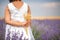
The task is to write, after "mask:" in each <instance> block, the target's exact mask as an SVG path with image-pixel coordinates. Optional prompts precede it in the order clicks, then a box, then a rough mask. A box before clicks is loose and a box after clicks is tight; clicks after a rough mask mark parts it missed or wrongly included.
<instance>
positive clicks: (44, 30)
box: [0, 20, 60, 40]
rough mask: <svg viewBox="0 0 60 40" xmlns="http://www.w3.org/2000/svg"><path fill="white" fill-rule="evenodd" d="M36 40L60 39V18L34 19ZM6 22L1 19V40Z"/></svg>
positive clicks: (1, 39)
mask: <svg viewBox="0 0 60 40" xmlns="http://www.w3.org/2000/svg"><path fill="white" fill-rule="evenodd" d="M31 26H32V31H33V35H34V37H35V39H36V40H60V20H32V21H31ZM4 34H5V22H4V20H0V40H4Z"/></svg>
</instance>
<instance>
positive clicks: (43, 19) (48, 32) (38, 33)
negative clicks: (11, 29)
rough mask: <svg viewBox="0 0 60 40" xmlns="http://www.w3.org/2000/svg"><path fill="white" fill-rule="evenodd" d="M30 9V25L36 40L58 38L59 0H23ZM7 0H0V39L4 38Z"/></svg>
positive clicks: (58, 39)
mask: <svg viewBox="0 0 60 40" xmlns="http://www.w3.org/2000/svg"><path fill="white" fill-rule="evenodd" d="M23 1H24V2H26V3H28V5H29V6H30V9H31V16H32V18H31V27H32V32H33V35H34V37H35V39H36V40H60V0H23ZM8 3H9V0H0V40H4V34H5V25H6V24H5V21H4V11H5V7H6V6H7V4H8Z"/></svg>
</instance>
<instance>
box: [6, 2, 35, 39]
mask: <svg viewBox="0 0 60 40" xmlns="http://www.w3.org/2000/svg"><path fill="white" fill-rule="evenodd" d="M8 8H9V11H10V15H11V20H14V21H20V22H24V21H26V20H25V19H24V16H23V15H24V14H26V13H27V11H28V5H27V4H26V3H25V2H24V4H23V5H22V7H21V8H20V9H17V8H16V7H15V6H14V5H13V4H12V3H9V4H8ZM27 30H28V36H27V34H26V30H25V28H24V27H14V26H12V25H9V24H6V34H5V40H8V39H7V37H8V34H10V35H9V36H10V40H12V38H13V35H14V34H15V33H16V34H17V35H16V36H18V38H17V40H19V38H20V36H21V34H22V33H23V37H22V40H24V38H26V39H27V38H28V40H34V37H33V35H32V30H31V28H30V26H28V28H27Z"/></svg>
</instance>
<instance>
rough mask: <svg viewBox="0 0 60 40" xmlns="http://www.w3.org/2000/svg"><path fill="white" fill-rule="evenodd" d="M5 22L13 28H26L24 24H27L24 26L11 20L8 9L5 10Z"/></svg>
mask: <svg viewBox="0 0 60 40" xmlns="http://www.w3.org/2000/svg"><path fill="white" fill-rule="evenodd" d="M5 22H6V23H7V24H10V25H13V26H24V24H25V23H26V22H24V24H23V23H22V22H18V21H14V20H11V16H10V12H9V9H8V7H6V9H5Z"/></svg>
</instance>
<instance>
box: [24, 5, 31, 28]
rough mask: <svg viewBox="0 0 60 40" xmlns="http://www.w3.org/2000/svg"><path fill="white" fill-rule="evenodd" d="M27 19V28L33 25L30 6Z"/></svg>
mask: <svg viewBox="0 0 60 40" xmlns="http://www.w3.org/2000/svg"><path fill="white" fill-rule="evenodd" d="M25 18H26V20H27V23H26V24H25V26H26V27H27V26H28V25H31V11H30V8H29V6H28V13H27V16H26V17H25Z"/></svg>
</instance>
